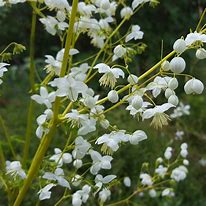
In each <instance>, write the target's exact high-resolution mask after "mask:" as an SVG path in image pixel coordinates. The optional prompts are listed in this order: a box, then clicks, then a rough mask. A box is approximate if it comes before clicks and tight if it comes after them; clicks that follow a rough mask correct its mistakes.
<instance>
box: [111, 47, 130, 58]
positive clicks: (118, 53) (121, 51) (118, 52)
mask: <svg viewBox="0 0 206 206" xmlns="http://www.w3.org/2000/svg"><path fill="white" fill-rule="evenodd" d="M113 52H114V55H113V57H112V61H115V60H117V59H118V58H121V57H123V56H124V55H125V54H126V52H127V49H126V48H124V47H123V46H122V45H118V46H116V47H115V48H114V51H113Z"/></svg>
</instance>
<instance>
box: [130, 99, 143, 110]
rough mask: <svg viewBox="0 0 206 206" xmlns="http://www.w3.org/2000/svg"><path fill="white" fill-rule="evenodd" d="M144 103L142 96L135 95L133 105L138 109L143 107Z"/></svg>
mask: <svg viewBox="0 0 206 206" xmlns="http://www.w3.org/2000/svg"><path fill="white" fill-rule="evenodd" d="M142 105H143V99H142V97H140V96H135V97H134V98H133V100H132V106H133V107H134V108H135V109H136V110H138V109H140V108H141V107H142Z"/></svg>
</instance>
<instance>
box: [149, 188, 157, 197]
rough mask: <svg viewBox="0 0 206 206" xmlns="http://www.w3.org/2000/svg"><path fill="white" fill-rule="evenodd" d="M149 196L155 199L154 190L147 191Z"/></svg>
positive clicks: (155, 193)
mask: <svg viewBox="0 0 206 206" xmlns="http://www.w3.org/2000/svg"><path fill="white" fill-rule="evenodd" d="M149 196H150V197H152V198H154V197H156V196H157V192H156V190H154V189H152V190H149Z"/></svg>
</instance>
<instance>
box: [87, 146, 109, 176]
mask: <svg viewBox="0 0 206 206" xmlns="http://www.w3.org/2000/svg"><path fill="white" fill-rule="evenodd" d="M90 155H91V158H92V161H93V163H92V166H91V168H90V172H91V174H93V175H96V174H97V173H98V172H99V170H101V169H107V170H109V169H111V168H112V166H111V161H112V160H113V158H112V157H111V156H108V155H106V156H102V155H101V154H100V153H99V152H97V151H94V150H91V151H90Z"/></svg>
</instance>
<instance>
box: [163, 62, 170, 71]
mask: <svg viewBox="0 0 206 206" xmlns="http://www.w3.org/2000/svg"><path fill="white" fill-rule="evenodd" d="M161 67H162V69H163V70H164V71H165V72H167V71H169V70H170V63H169V62H168V61H164V62H163V63H162V65H161Z"/></svg>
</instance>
